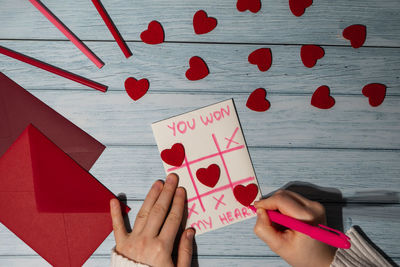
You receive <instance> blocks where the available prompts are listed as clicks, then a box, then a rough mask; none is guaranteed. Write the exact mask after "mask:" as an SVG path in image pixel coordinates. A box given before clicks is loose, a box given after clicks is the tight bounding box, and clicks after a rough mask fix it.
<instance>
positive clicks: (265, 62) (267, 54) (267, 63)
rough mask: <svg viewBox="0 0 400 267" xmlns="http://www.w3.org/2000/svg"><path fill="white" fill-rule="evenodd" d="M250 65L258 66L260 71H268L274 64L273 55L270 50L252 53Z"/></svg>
mask: <svg viewBox="0 0 400 267" xmlns="http://www.w3.org/2000/svg"><path fill="white" fill-rule="evenodd" d="M248 61H249V63H250V64H254V65H257V67H258V69H259V70H260V71H267V70H269V68H270V67H271V64H272V53H271V49H269V48H260V49H257V50H254V51H253V52H251V53H250V55H249V57H248Z"/></svg>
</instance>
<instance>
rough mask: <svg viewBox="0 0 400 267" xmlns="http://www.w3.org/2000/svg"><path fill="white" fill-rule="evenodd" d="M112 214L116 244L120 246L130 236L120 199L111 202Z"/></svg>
mask: <svg viewBox="0 0 400 267" xmlns="http://www.w3.org/2000/svg"><path fill="white" fill-rule="evenodd" d="M110 212H111V219H112V225H113V230H114V237H115V242H116V243H117V245H118V244H119V243H121V242H122V241H124V240H125V239H126V238H127V236H128V233H127V231H126V228H125V224H124V219H123V217H122V213H121V205H120V204H119V200H118V199H116V198H114V199H111V200H110Z"/></svg>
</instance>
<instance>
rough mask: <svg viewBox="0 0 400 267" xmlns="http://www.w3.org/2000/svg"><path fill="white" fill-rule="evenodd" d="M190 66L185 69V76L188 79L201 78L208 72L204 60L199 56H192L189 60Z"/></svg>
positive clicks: (195, 79)
mask: <svg viewBox="0 0 400 267" xmlns="http://www.w3.org/2000/svg"><path fill="white" fill-rule="evenodd" d="M189 66H190V68H189V69H188V70H187V71H186V78H187V79H188V80H190V81H197V80H201V79H203V78H204V77H206V76H207V75H208V73H209V71H208V67H207V64H206V62H204V60H203V59H202V58H201V57H197V56H195V57H192V58H191V59H190V60H189Z"/></svg>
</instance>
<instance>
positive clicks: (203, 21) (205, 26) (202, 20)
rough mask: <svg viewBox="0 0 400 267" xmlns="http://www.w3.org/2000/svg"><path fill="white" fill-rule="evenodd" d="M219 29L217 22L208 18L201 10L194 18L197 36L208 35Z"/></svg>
mask: <svg viewBox="0 0 400 267" xmlns="http://www.w3.org/2000/svg"><path fill="white" fill-rule="evenodd" d="M215 27H217V20H216V19H215V18H213V17H209V16H207V13H206V12H205V11H204V10H199V11H197V12H196V14H194V16H193V28H194V32H195V33H196V34H205V33H208V32H210V31H212V30H214V28H215Z"/></svg>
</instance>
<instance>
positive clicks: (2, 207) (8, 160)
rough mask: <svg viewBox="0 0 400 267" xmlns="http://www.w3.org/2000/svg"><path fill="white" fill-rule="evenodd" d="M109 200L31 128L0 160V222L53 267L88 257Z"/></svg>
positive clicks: (99, 237)
mask: <svg viewBox="0 0 400 267" xmlns="http://www.w3.org/2000/svg"><path fill="white" fill-rule="evenodd" d="M112 198H115V196H114V195H113V194H112V193H111V192H110V191H109V190H108V189H106V188H105V187H104V186H103V185H102V184H100V183H99V182H98V181H97V180H96V179H95V178H94V177H93V176H91V175H90V174H89V173H88V172H87V171H86V170H84V169H83V168H82V167H81V166H79V165H78V164H76V163H75V162H74V161H73V160H72V159H71V158H70V157H69V156H68V155H67V154H65V153H64V152H63V151H62V150H60V149H59V148H58V147H57V146H56V145H55V144H54V143H52V142H51V141H50V140H49V139H48V138H47V137H46V136H44V135H43V134H42V133H40V132H39V131H38V130H37V129H36V128H35V127H33V126H32V125H30V126H28V127H27V129H26V130H25V131H24V132H23V133H22V134H21V135H20V136H19V137H18V139H17V140H16V141H15V142H14V143H13V144H12V145H11V146H10V148H9V149H8V150H7V152H6V153H5V154H4V155H3V156H2V157H1V158H0V222H1V223H3V224H4V225H5V226H6V227H7V228H8V229H10V230H11V231H12V232H13V233H14V234H16V235H17V236H18V237H19V238H21V239H22V240H23V241H24V242H25V243H26V244H28V245H29V246H30V247H31V248H32V249H33V250H35V251H36V252H37V253H38V254H39V255H41V256H42V257H43V258H44V259H45V260H47V261H48V262H49V263H50V264H51V265H53V266H60V267H78V266H82V264H83V263H84V262H85V261H86V260H87V259H88V258H89V257H90V255H92V253H93V252H94V251H95V250H96V249H97V247H98V246H99V245H100V244H101V243H102V242H103V241H104V239H105V238H106V237H107V236H108V235H109V234H110V233H111V231H112V223H111V218H110V215H109V201H110V199H112ZM122 205H123V204H122ZM123 207H124V208H123V209H124V210H125V212H128V211H129V208H128V207H126V206H125V205H123Z"/></svg>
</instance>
